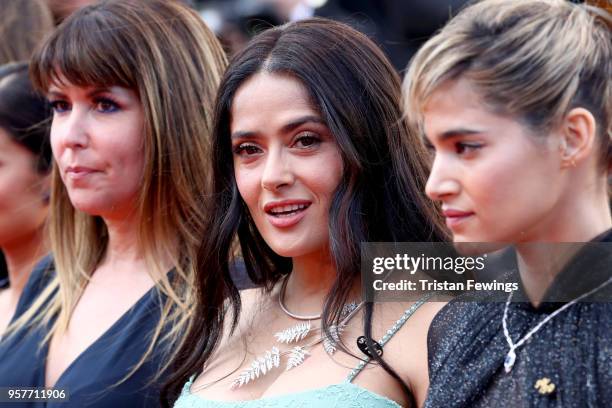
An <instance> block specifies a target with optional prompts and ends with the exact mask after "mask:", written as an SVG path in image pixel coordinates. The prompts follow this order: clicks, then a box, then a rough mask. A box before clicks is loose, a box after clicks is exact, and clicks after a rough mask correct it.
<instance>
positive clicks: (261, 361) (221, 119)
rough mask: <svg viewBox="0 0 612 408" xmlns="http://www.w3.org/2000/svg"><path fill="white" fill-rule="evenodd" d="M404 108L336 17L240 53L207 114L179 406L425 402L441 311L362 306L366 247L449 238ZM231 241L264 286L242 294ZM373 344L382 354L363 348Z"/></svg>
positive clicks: (394, 83)
mask: <svg viewBox="0 0 612 408" xmlns="http://www.w3.org/2000/svg"><path fill="white" fill-rule="evenodd" d="M400 97H401V89H400V81H399V77H398V75H397V73H396V72H395V70H394V69H393V67H392V66H391V65H390V63H389V62H388V60H387V59H386V57H385V56H384V55H383V53H382V51H381V50H380V49H379V48H378V47H377V46H376V45H374V43H373V42H372V41H371V40H369V39H368V38H367V37H366V36H365V35H363V34H361V33H359V32H357V31H355V30H353V29H352V28H350V27H348V26H346V25H344V24H341V23H337V22H333V21H330V20H323V19H320V20H317V19H314V20H307V21H302V22H297V23H292V24H288V25H285V26H281V27H277V28H274V29H270V30H268V31H265V32H264V33H262V34H260V35H258V36H257V37H256V38H255V39H254V40H253V41H252V42H251V43H250V44H249V45H248V46H247V47H246V48H245V49H244V50H243V51H242V52H240V53H239V54H238V55H236V56H235V57H234V59H233V62H232V64H230V67H229V68H228V71H227V73H226V75H225V77H224V79H223V82H222V84H221V86H220V91H219V96H218V99H217V104H216V114H215V126H214V129H215V130H214V136H213V173H212V177H213V190H212V193H213V195H212V197H213V198H214V203H213V208H212V212H211V215H210V216H209V217H208V219H207V220H206V221H207V226H206V228H205V230H206V231H207V234H206V235H205V236H203V238H202V244H201V246H200V249H199V254H198V268H197V275H196V281H195V284H196V289H197V297H196V302H197V305H196V310H195V314H194V323H193V325H192V327H191V328H190V331H189V332H188V334H187V337H186V340H185V341H184V343H183V345H182V348H181V350H180V351H179V353H178V354H177V358H176V364H175V367H176V368H175V369H176V371H175V374H174V375H173V376H172V377H171V379H170V383H169V387H168V391H167V392H168V393H167V398H169V396H170V395H172V394H174V393H178V392H181V390H182V393H181V396H180V398H179V400H178V401H177V402H176V405H175V406H176V407H188V406H189V407H200V406H201V407H207V406H217V404H223V406H228V407H230V406H249V407H251V406H252V407H258V406H267V407H272V406H274V407H276V406H320V407H323V406H336V407H337V406H353V407H362V406H364V407H365V406H367V407H374V406H376V407H379V406H380V407H395V406H398V404H401V405H408V404H411V405H412V404H413V403H414V402H416V403H421V402H422V401H423V399H424V397H425V391H426V389H427V367H426V354H427V351H426V350H427V346H426V333H427V328H428V326H429V321H430V320H431V318H432V317H433V315H434V314H435V312H436V310H437V309H438V306H437V305H435V304H427V305H421V302H416V303H414V302H407V303H396V304H391V303H387V304H377V306H376V307H374V305H373V303H372V302H362V301H361V283H360V255H359V254H360V243H361V242H368V241H376V242H377V241H430V240H432V241H439V240H443V239H444V238H445V232H444V229H443V227H442V225H441V222H440V218H439V216H438V214H437V212H436V210H435V208H434V206H433V205H432V204H431V203H430V202H429V201H428V200H427V199H426V197H425V196H424V195H423V193H422V189H423V188H424V181H425V175H426V173H427V170H428V166H427V153H426V151H425V150H424V147H423V146H422V145H421V144H420V143H418V140H416V139H415V138H414V136H413V135H412V134H410V133H409V132H408V128H407V126H406V122H405V121H404V120H403V119H402V113H401V106H400ZM235 242H238V243H239V245H240V253H241V254H242V256H243V257H244V261H245V264H246V268H247V271H248V272H249V274H250V276H251V279H252V280H253V281H255V282H257V283H259V284H261V285H262V286H263V287H264V288H263V289H253V290H249V291H243V292H242V293H241V294H240V295H239V294H238V291H237V290H236V287H235V285H234V284H233V283H232V280H231V277H230V275H229V265H230V264H231V262H232V259H233V256H234V254H235V252H236V251H235V248H234V243H235ZM228 298H229V299H228ZM226 301H229V302H228V303H226ZM419 306H420V307H419ZM410 316H412V317H411V318H410V320H408V318H409V317H410ZM362 319H363V321H364V324H363V325H362V324H361V323H360V320H362ZM402 327H403V328H402ZM358 339H359V341H358ZM374 339H376V340H374ZM375 341H378V347H380V348H381V350H383V349H384V356H383V357H381V356H379V355H378V354H377V353H374V352H372V351H370V357H368V356H366V355H365V354H363V353H362V351H360V349H359V348H358V344H360V345H361V346H362V347H363V346H364V345H367V344H370V347H371V348H369V349H368V348H366V350H374V348H375V347H377V346H376V345H374V342H375ZM336 350H337V351H336ZM370 359H372V360H375V363H374V364H367V362H368V361H369V360H370ZM190 377H191V379H190ZM220 400H222V401H223V402H222V403H219V401H220ZM166 402H168V401H166Z"/></svg>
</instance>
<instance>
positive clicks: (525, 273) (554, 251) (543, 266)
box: [516, 197, 612, 306]
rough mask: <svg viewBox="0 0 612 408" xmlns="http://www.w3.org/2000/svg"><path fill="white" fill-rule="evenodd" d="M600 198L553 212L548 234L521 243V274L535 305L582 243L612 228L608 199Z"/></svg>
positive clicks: (518, 248) (519, 257)
mask: <svg viewBox="0 0 612 408" xmlns="http://www.w3.org/2000/svg"><path fill="white" fill-rule="evenodd" d="M588 198H589V199H590V197H588ZM600 201H601V203H600V205H599V206H593V205H592V204H591V205H582V206H581V205H572V206H567V207H566V208H565V209H564V210H563V211H557V212H555V214H554V216H552V214H551V217H550V218H551V219H552V220H553V222H551V223H550V224H549V225H547V226H544V228H543V230H544V231H545V232H544V233H542V234H537V235H534V236H531V237H529V240H526V241H523V242H521V243H519V244H517V246H516V249H517V255H518V266H519V273H520V275H521V279H522V281H523V283H524V287H525V293H526V295H527V297H528V298H529V300H530V301H531V303H532V304H533V305H535V306H537V305H538V304H539V303H540V302H541V300H542V298H543V296H544V294H545V293H546V290H547V289H548V288H549V286H550V284H551V283H552V282H553V280H554V278H555V277H556V276H557V274H558V273H559V272H560V271H561V270H562V269H563V267H564V266H565V265H566V264H567V262H568V261H569V260H570V259H571V258H572V257H573V256H574V255H575V254H576V252H578V250H579V249H580V248H581V247H582V245H583V244H582V243H584V242H588V241H590V240H592V239H593V238H595V237H596V236H598V235H600V234H601V233H603V232H605V231H607V230H608V229H610V228H611V227H612V218H611V217H610V209H609V204H608V201H607V199H606V200H600ZM591 202H593V201H591ZM576 204H579V203H576ZM564 220H566V221H564Z"/></svg>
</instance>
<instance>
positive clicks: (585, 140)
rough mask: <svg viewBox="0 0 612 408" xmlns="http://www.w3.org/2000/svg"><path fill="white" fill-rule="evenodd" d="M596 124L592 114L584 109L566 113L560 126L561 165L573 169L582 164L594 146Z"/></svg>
mask: <svg viewBox="0 0 612 408" xmlns="http://www.w3.org/2000/svg"><path fill="white" fill-rule="evenodd" d="M596 138H597V136H596V122H595V117H593V114H592V113H591V112H589V111H588V110H587V109H584V108H574V109H572V110H570V111H569V112H568V114H567V115H566V116H565V118H564V119H563V123H562V124H561V141H560V152H561V163H562V166H563V167H569V166H571V167H575V166H576V164H579V163H582V162H584V161H585V160H586V159H587V158H588V157H590V156H591V153H592V152H593V150H594V149H595V146H596Z"/></svg>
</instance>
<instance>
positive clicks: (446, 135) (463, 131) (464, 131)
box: [438, 128, 483, 142]
mask: <svg viewBox="0 0 612 408" xmlns="http://www.w3.org/2000/svg"><path fill="white" fill-rule="evenodd" d="M481 133H483V131H482V130H477V129H469V128H457V129H450V130H447V131H445V132H443V133H442V134H440V135H439V136H438V140H439V141H441V142H443V141H445V140H448V139H452V138H455V137H459V136H469V135H478V134H481Z"/></svg>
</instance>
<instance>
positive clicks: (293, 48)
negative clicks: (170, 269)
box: [162, 19, 447, 405]
mask: <svg viewBox="0 0 612 408" xmlns="http://www.w3.org/2000/svg"><path fill="white" fill-rule="evenodd" d="M262 71H265V72H270V73H282V74H283V75H290V76H292V77H293V78H296V79H297V80H299V81H300V82H301V83H302V84H303V85H304V86H305V87H306V89H307V90H308V93H309V94H310V97H311V99H312V102H313V104H314V105H315V108H316V109H318V111H319V112H320V115H321V117H322V118H323V120H324V121H325V123H326V125H327V126H328V128H329V129H330V131H331V134H332V135H333V137H334V138H335V141H336V143H337V145H338V148H339V150H340V152H341V156H342V160H343V166H344V170H343V176H342V180H341V182H340V184H339V186H338V187H337V189H336V191H335V193H334V195H333V199H332V204H331V207H330V210H329V211H330V216H329V236H330V252H331V257H332V260H333V262H334V265H335V267H336V271H337V276H336V279H335V281H334V283H333V285H332V287H331V289H330V291H329V293H328V295H327V298H326V301H325V305H324V310H323V318H322V321H323V324H324V329H325V330H327V327H329V325H331V324H334V323H335V322H336V323H337V321H338V320H339V315H340V310H341V308H342V306H343V305H344V304H345V302H346V301H347V299H348V296H349V292H350V290H351V288H352V287H353V284H354V282H355V279H359V273H360V243H361V242H368V241H443V240H446V239H447V235H446V232H445V230H444V227H443V225H442V222H441V218H440V216H439V214H438V211H437V209H436V208H435V207H434V205H433V204H432V203H431V202H430V201H429V200H427V198H426V197H425V196H424V194H423V191H424V187H425V181H426V177H427V174H428V170H429V169H428V155H427V152H426V150H425V149H424V147H423V145H422V144H421V141H420V140H419V138H418V137H417V136H416V135H414V134H412V133H411V132H409V130H408V127H407V124H406V122H405V120H404V119H403V117H402V111H401V86H400V78H399V76H398V74H397V72H395V70H394V69H393V67H392V66H391V64H390V63H389V61H388V60H387V58H386V57H385V56H384V54H383V53H382V51H381V50H380V49H379V48H378V47H377V46H376V45H375V44H374V43H373V42H371V41H370V40H369V39H368V38H367V37H366V36H365V35H363V34H361V33H359V32H357V31H355V30H353V29H352V28H350V27H348V26H347V25H344V24H341V23H338V22H334V21H331V20H324V19H311V20H305V21H301V22H297V23H291V24H287V25H284V26H281V27H277V28H273V29H270V30H268V31H265V32H263V33H261V34H260V35H258V36H257V37H255V38H254V39H253V40H252V41H251V42H250V43H249V44H248V46H247V47H246V48H245V49H244V50H243V51H242V52H240V53H239V54H237V55H236V56H235V57H234V59H233V61H232V63H231V64H230V67H229V68H228V70H227V71H226V73H225V75H224V78H223V79H222V82H221V86H220V90H219V93H218V95H217V101H216V106H215V118H214V125H213V129H214V130H213V141H212V153H213V157H212V166H213V174H212V177H213V197H212V198H213V201H214V203H213V204H212V213H211V214H210V216H209V217H208V219H207V225H206V228H205V230H206V231H207V234H206V236H203V237H202V243H201V245H200V248H199V252H198V266H197V274H196V291H197V296H196V299H197V306H196V311H195V315H194V321H193V325H192V327H191V329H190V331H189V332H188V333H187V337H186V339H185V341H184V343H183V346H182V348H181V350H180V351H179V352H178V353H177V355H176V356H177V357H176V359H175V360H174V362H173V363H174V369H175V370H174V373H173V375H172V376H171V378H169V380H168V383H167V384H166V386H165V389H164V391H163V393H162V402H163V403H164V404H166V405H167V404H168V403H169V402H170V401H171V400H172V399H173V398H174V397H176V395H177V394H178V392H179V390H180V388H181V386H182V385H183V383H184V382H185V381H186V380H187V378H188V377H189V376H191V375H193V374H194V373H197V372H199V371H201V369H202V367H203V365H204V363H205V362H206V361H207V360H208V358H209V357H210V356H211V353H212V352H213V350H214V349H215V347H216V346H217V345H218V342H219V339H220V336H221V331H222V329H223V325H224V323H225V317H226V316H228V314H227V313H228V312H230V310H231V312H232V315H233V316H234V318H233V322H231V323H232V325H233V327H235V325H236V323H237V319H238V316H239V313H240V306H241V304H240V296H239V293H238V290H237V288H236V286H235V285H234V283H233V282H232V279H231V277H230V273H229V269H230V264H231V262H232V261H233V254H234V253H235V251H234V250H233V249H234V248H233V243H234V242H236V239H237V241H238V242H239V246H240V250H241V254H242V256H243V257H244V263H245V265H246V270H247V272H248V274H249V276H250V278H251V279H252V280H253V281H254V282H255V283H257V284H260V285H262V286H264V287H265V288H266V290H268V291H271V290H272V288H273V287H274V285H275V284H276V283H277V282H278V281H279V279H281V277H283V276H284V275H286V274H288V273H290V272H291V269H292V262H291V259H290V258H284V257H281V256H279V255H277V254H276V253H274V251H272V249H271V248H270V247H269V246H268V245H267V244H266V242H265V241H264V240H263V238H262V237H261V235H260V234H259V232H258V230H257V228H256V226H255V224H254V222H253V220H252V218H251V216H250V214H249V211H248V209H247V206H246V204H245V203H244V201H243V200H242V198H241V196H240V194H239V192H238V188H237V185H236V180H235V178H234V168H233V156H232V149H231V140H230V111H231V106H232V101H233V98H234V95H235V94H236V91H237V90H238V88H240V86H241V85H242V84H243V83H244V82H245V81H246V80H247V79H249V78H250V77H252V76H253V75H254V74H256V73H258V72H262ZM228 300H229V302H228ZM226 302H227V303H226ZM228 304H229V306H230V308H227V307H226V305H228ZM372 307H373V305H372V304H368V305H366V309H365V310H366V312H365V313H366V319H365V328H364V333H365V334H366V336H367V337H369V338H370V339H371V316H372ZM228 324H229V323H228ZM380 362H381V364H382V365H383V367H384V368H385V369H386V370H387V371H388V372H389V373H390V374H391V375H392V376H394V377H395V378H396V379H398V381H400V383H401V384H402V386H403V387H404V390H405V391H406V393H407V395H408V397H409V398H410V399H411V400H412V396H411V395H412V394H411V393H410V391H409V389H408V387H407V386H406V384H405V383H404V382H403V381H401V380H400V378H399V376H397V374H396V373H395V372H394V371H393V370H392V369H391V368H390V367H388V366H387V365H386V363H384V361H380Z"/></svg>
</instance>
